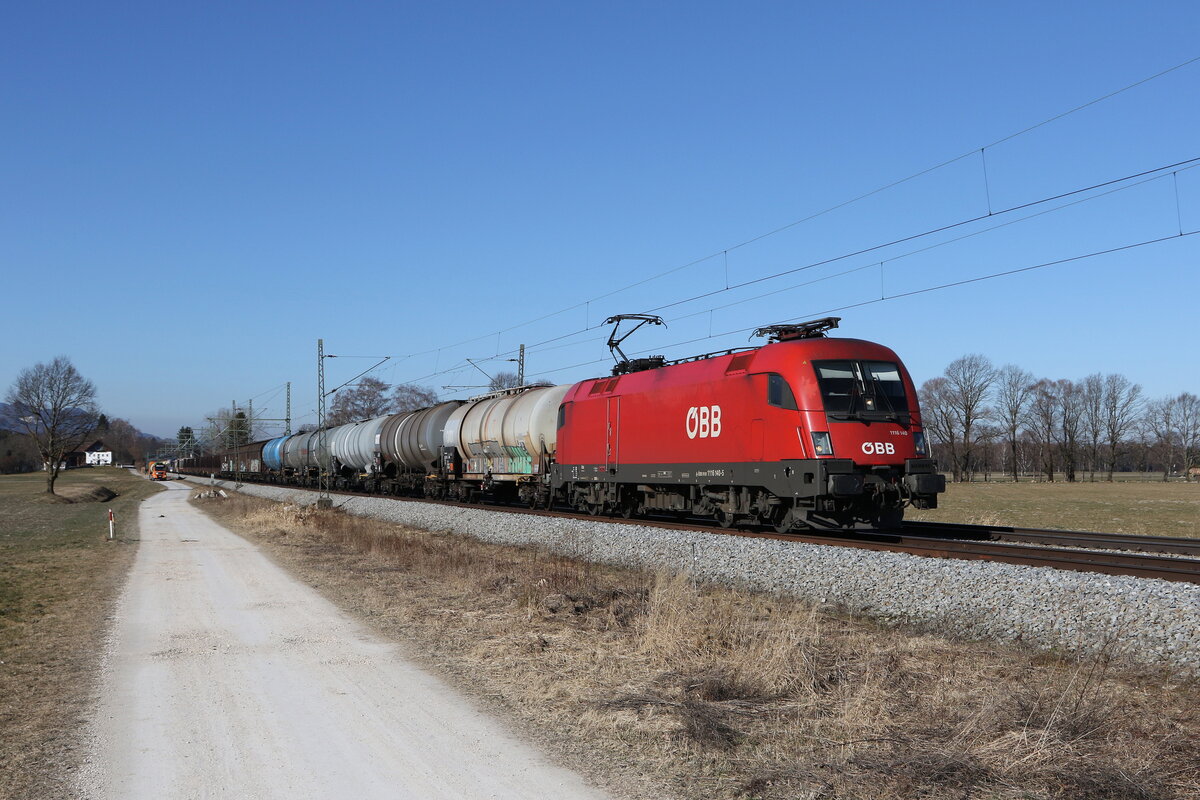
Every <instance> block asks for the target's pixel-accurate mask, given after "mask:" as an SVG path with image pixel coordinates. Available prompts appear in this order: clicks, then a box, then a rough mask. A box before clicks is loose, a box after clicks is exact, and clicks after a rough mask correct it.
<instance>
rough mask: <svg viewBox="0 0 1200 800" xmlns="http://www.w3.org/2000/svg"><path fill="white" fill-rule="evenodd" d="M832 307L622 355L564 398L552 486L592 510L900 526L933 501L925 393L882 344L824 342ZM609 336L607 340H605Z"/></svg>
mask: <svg viewBox="0 0 1200 800" xmlns="http://www.w3.org/2000/svg"><path fill="white" fill-rule="evenodd" d="M838 321H839V320H838V318H836V317H830V318H826V319H822V320H816V321H813V322H808V323H803V324H801V325H788V326H773V327H771V328H766V329H760V331H758V332H757V333H759V334H763V335H767V336H769V337H770V339H769V342H770V343H769V344H766V345H764V346H761V347H757V348H744V349H742V350H740V351H727V352H723V353H718V354H710V355H706V356H699V357H696V358H692V359H685V360H683V361H679V362H672V363H667V362H665V361H664V360H663V359H662V358H661V357H655V358H650V359H640V360H638V361H633V362H630V361H628V360H626V361H624V362H621V363H619V364H618V365H617V367H616V368H615V369H614V375H613V376H612V377H608V378H597V379H594V380H587V381H583V382H582V383H579V384H576V385H575V386H573V387H572V388H571V389H570V390H569V392H568V393H567V395H566V396H565V397H564V399H563V402H562V405H561V407H560V408H559V416H558V445H557V446H558V452H557V454H556V460H555V464H554V466H553V467H552V473H551V483H552V486H553V489H554V490H555V493H556V494H557V495H558V497H559V499H561V500H564V501H566V502H568V503H570V504H571V505H574V506H576V507H578V508H581V509H584V510H586V511H588V512H590V513H592V514H600V513H618V514H621V515H622V516H626V517H628V516H633V515H636V514H640V513H643V512H659V511H674V512H679V513H681V514H700V515H705V516H712V517H715V518H716V519H717V520H718V521H719V522H720V524H722V525H724V526H731V525H734V524H736V523H740V522H759V523H763V524H768V525H771V526H773V527H774V528H775V529H776V530H778V531H780V532H785V531H789V530H795V529H802V528H805V527H850V526H853V525H855V524H859V523H862V524H867V525H873V526H880V527H890V526H894V525H897V524H899V522H900V520H901V518H902V516H903V511H904V507H905V506H906V505H912V506H914V507H916V508H935V507H936V506H937V495H938V493H939V492H943V491H945V488H946V484H945V478H944V477H942V476H941V475H940V474H938V472H937V468H936V464H935V462H934V461H933V460H932V459H931V458H930V457H929V450H928V445H927V442H926V440H925V435H924V433H923V432H922V430H921V415H920V411H919V409H918V407H917V394H916V390H915V387H914V386H913V382H912V379H911V378H910V377H909V375H908V372H907V370H905V368H904V365H903V364H902V363H901V362H900V359H899V358H897V357H896V354H895V353H893V352H892V351H891V350H890V349H888V348H887V347H884V346H882V345H878V344H874V343H871V342H865V341H860V340H857V339H829V338H826V337H825V331H827V330H829V329H831V328H834V327H837V323H838ZM610 344H612V341H611V340H610Z"/></svg>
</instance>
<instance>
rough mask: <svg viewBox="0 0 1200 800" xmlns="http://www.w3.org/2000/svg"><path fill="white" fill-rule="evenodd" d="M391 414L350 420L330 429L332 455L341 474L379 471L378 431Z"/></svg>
mask: <svg viewBox="0 0 1200 800" xmlns="http://www.w3.org/2000/svg"><path fill="white" fill-rule="evenodd" d="M392 416H394V415H390V414H389V415H385V416H382V417H375V418H374V419H368V420H363V421H362V422H352V423H350V424H348V425H342V426H340V427H338V428H334V429H333V431H331V433H332V434H333V436H332V445H331V447H332V451H333V457H334V459H335V460H336V462H337V466H338V468H339V471H340V472H341V473H342V475H344V476H347V477H349V476H351V475H358V474H364V473H365V474H367V475H374V474H375V473H377V472H380V471H381V466H382V465H381V463H380V461H379V457H378V447H377V443H378V441H379V432H380V431H381V430H382V429H383V426H384V423H386V422H387V421H388V420H389V419H390V418H391V417H392Z"/></svg>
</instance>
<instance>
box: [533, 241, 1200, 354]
mask: <svg viewBox="0 0 1200 800" xmlns="http://www.w3.org/2000/svg"><path fill="white" fill-rule="evenodd" d="M1197 234H1200V229H1197V230H1192V231H1184V232H1183V233H1173V234H1171V235H1169V236H1160V237H1158V238H1155V239H1147V240H1145V241H1141V242H1134V243H1132V244H1126V245H1121V246H1119V247H1110V248H1107V249H1105V250H1096V251H1094V252H1090V253H1083V254H1081V255H1077V256H1069V257H1067V258H1059V259H1054V260H1053V261H1043V262H1041V263H1039V264H1032V265H1029V266H1025V267H1017V268H1014V269H1008V270H1002V271H1000V272H993V273H989V274H987V275H978V276H976V277H973V278H964V279H962V280H958V281H951V282H949V283H942V284H938V285H936V286H927V287H924V288H922V289H913V290H911V291H907V292H898V293H896V294H891V295H885V296H883V297H876V298H872V299H870V300H863V301H861V302H858V303H849V304H847V305H843V306H838V307H836V308H826V309H823V310H821V311H810V312H807V313H805V314H801V315H799V316H796V317H791V318H789V319H785V320H780V321H779V323H775V324H785V323H789V322H797V321H799V320H804V319H811V318H814V317H819V316H822V315H826V314H835V313H837V312H839V311H848V310H850V309H854V308H862V307H863V306H869V305H875V304H877V303H884V302H888V301H890V300H899V299H901V298H905V297H913V296H915V295H919V294H928V293H930V292H936V291H941V290H943V289H950V288H954V287H957V286H965V285H967V284H970V283H979V282H981V281H987V280H993V279H995V278H1003V277H1007V276H1010V275H1017V274H1020V273H1023V272H1032V271H1034V270H1039V269H1045V268H1047V267H1054V266H1059V265H1062V264H1068V263H1072V262H1076V261H1083V260H1086V259H1089V258H1098V257H1100V256H1105V255H1111V254H1113V253H1120V252H1124V251H1128V250H1135V249H1137V248H1140V247H1149V246H1150V245H1155V244H1160V243H1162V242H1168V241H1172V240H1178V239H1184V238H1187V237H1190V236H1195V235H1197ZM868 266H874V265H873V264H872V265H868ZM758 327H761V326H758V325H755V326H751V327H748V328H735V329H733V330H728V331H724V332H722V333H715V334H710V335H708V336H699V337H696V338H693V339H687V340H684V341H680V342H674V343H672V344H669V345H660V346H658V347H655V348H653V350H657V351H662V350H665V349H667V348H671V347H682V346H684V345H688V344H696V343H698V342H704V341H708V340H710V339H719V338H722V337H725V336H732V335H734V334H739V333H748V332H750V331H753V330H755V329H756V328H758ZM653 350H641V351H638V352H636V353H634V354H633V355H645V354H647V353H651V352H653ZM603 363H607V360H606V359H603V358H598V359H594V360H591V361H584V362H580V363H578V364H571V365H569V366H565V367H557V368H555V369H551V370H544V371H542V372H540V373H539V376H541V375H553V374H554V373H557V372H564V371H566V370H571V369H578V368H580V367H586V366H589V365H592V364H603Z"/></svg>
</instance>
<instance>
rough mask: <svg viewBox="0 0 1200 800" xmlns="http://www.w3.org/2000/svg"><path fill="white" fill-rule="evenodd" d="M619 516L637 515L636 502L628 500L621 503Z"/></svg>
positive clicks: (627, 517) (629, 516)
mask: <svg viewBox="0 0 1200 800" xmlns="http://www.w3.org/2000/svg"><path fill="white" fill-rule="evenodd" d="M620 513H621V518H622V519H633V518H634V517H636V516H637V503H636V502H634V501H632V500H630V501H627V502H625V503H622V504H621V512H620Z"/></svg>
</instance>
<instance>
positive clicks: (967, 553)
mask: <svg viewBox="0 0 1200 800" xmlns="http://www.w3.org/2000/svg"><path fill="white" fill-rule="evenodd" d="M187 477H189V478H192V479H193V480H195V476H187ZM260 485H266V486H277V487H279V488H285V489H297V490H301V491H305V490H308V487H303V486H292V485H289V484H276V483H263V484H260ZM331 494H337V495H346V496H351V497H364V496H365V497H382V498H386V499H391V500H402V501H404V502H410V503H414V502H415V503H426V504H430V505H442V506H448V507H450V508H459V509H462V508H476V509H480V510H487V511H493V512H496V513H502V514H525V515H529V516H540V517H557V518H560V519H579V520H585V521H590V522H609V523H613V524H622V525H636V526H639V527H658V528H667V529H670V530H683V531H691V532H696V533H708V534H720V535H726V536H741V537H744V538H750V539H776V540H779V541H787V542H796V543H802V544H817V545H825V546H833V547H853V548H858V549H862V550H874V551H879V552H892V553H904V554H908V555H915V556H922V557H926V558H950V559H959V560H976V561H993V562H1000V563H1006V564H1018V565H1022V566H1033V567H1051V568H1054V569H1060V570H1073V571H1079V572H1097V573H1102V574H1106V575H1125V576H1132V577H1137V578H1157V579H1160V580H1167V581H1180V582H1186V583H1200V558H1180V557H1177V556H1164V555H1152V554H1147V553H1141V552H1125V551H1122V550H1112V549H1108V550H1105V549H1100V550H1095V549H1091V550H1089V549H1083V548H1080V547H1078V546H1076V547H1061V546H1059V547H1055V546H1039V545H1037V544H1030V543H1025V542H1023V541H1002V540H1001V541H997V540H992V539H990V538H989V539H986V540H982V539H981V537H985V536H990V535H992V534H996V533H997V532H1000V533H1004V532H1009V533H1015V534H1017V535H1023V532H1025V531H1028V532H1029V535H1030V536H1035V535H1039V534H1047V535H1052V534H1053V535H1060V534H1072V533H1074V534H1078V535H1079V536H1091V537H1095V536H1097V534H1094V533H1086V532H1083V531H1041V530H1038V529H1032V528H1030V529H1024V528H996V527H995V526H985V525H955V524H950V523H917V522H912V523H904V526H903V527H902V528H901V530H899V531H875V530H844V531H838V530H831V531H829V532H827V533H819V532H815V531H814V532H808V533H801V532H798V533H775V532H773V531H762V530H759V529H751V528H748V527H746V528H738V527H733V528H719V527H716V526H714V525H702V524H699V523H696V522H693V521H689V522H681V521H673V520H664V519H654V518H644V517H643V518H636V517H634V518H630V519H625V518H623V517H610V516H603V515H591V514H581V513H577V512H573V511H556V510H546V509H530V508H526V507H522V506H508V505H498V504H497V505H493V504H489V503H456V502H452V501H448V500H431V499H426V498H419V497H396V496H390V495H372V494H367V493H362V492H351V491H346V490H332V491H331ZM916 526H920V527H923V528H925V530H926V531H927V532H928V531H933V530H936V531H939V534H938V535H935V536H928V535H914V534H913V533H909V532H907V531H908V530H909V529H910V528H912V527H916ZM952 532H958V533H960V534H961V535H968V536H970V537H972V538H965V539H964V538H953V537H950V536H948V535H947V534H949V533H952ZM1100 536H1102V537H1103V536H1104V534H1100ZM1114 536H1116V535H1114ZM1129 538H1133V537H1129ZM1155 538H1165V537H1155Z"/></svg>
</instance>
